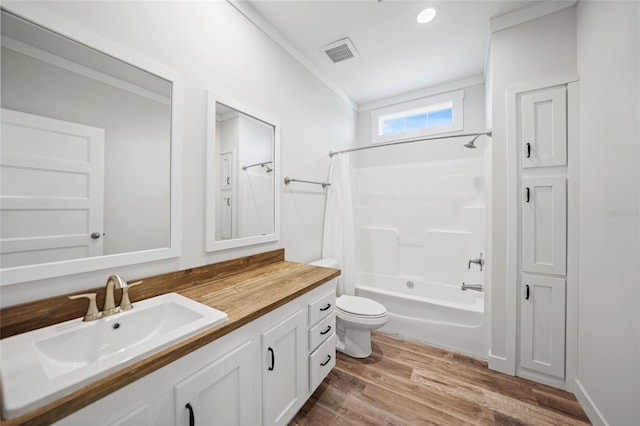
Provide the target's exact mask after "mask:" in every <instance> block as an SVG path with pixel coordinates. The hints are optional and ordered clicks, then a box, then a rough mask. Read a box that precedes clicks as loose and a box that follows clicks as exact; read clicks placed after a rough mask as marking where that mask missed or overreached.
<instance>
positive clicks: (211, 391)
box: [175, 342, 256, 426]
mask: <svg viewBox="0 0 640 426" xmlns="http://www.w3.org/2000/svg"><path fill="white" fill-rule="evenodd" d="M252 354H253V351H252V347H251V342H246V343H244V344H243V345H242V346H240V347H238V348H236V349H234V350H233V351H231V352H229V353H228V354H227V355H224V356H223V357H221V358H219V359H218V360H216V361H215V362H213V363H212V364H210V365H209V366H208V367H205V368H204V369H202V370H200V371H198V372H197V373H195V374H194V375H192V376H191V377H189V378H188V379H186V380H183V381H182V382H180V383H179V384H178V385H176V387H175V403H176V423H175V424H176V425H178V426H180V425H183V426H187V425H190V424H196V425H212V426H213V425H221V426H232V425H254V424H255V423H256V419H255V418H254V416H253V413H254V412H255V410H254V401H253V394H254V392H253V386H254V381H253V376H254V373H253V369H252V365H253V357H252Z"/></svg>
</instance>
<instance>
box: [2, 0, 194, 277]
mask: <svg viewBox="0 0 640 426" xmlns="http://www.w3.org/2000/svg"><path fill="white" fill-rule="evenodd" d="M2 9H5V10H6V11H8V12H11V13H13V14H15V15H17V16H20V17H22V18H24V19H26V20H28V21H31V22H33V23H34V24H37V25H39V26H41V27H43V28H46V29H48V30H51V31H53V32H56V33H58V34H61V35H63V36H65V37H67V38H69V39H71V40H74V41H76V42H78V43H81V44H83V45H85V46H87V47H89V48H92V49H94V50H97V51H99V52H102V53H104V54H106V55H109V56H112V57H113V58H115V59H118V60H120V61H123V62H126V63H128V64H130V65H132V66H135V67H137V68H140V69H142V70H144V71H147V72H150V73H152V74H155V75H156V76H158V77H161V78H164V79H165V80H168V81H169V82H170V83H171V168H170V179H171V183H170V210H171V211H170V226H171V231H170V242H169V244H170V245H169V247H164V248H158V249H152V250H144V251H138V252H130V253H119V254H112V255H104V256H96V257H87V258H82V259H73V260H65V261H59V262H50V263H41V264H35V265H25V266H17V267H12V268H4V269H0V286H7V285H13V284H19V283H23V282H29V281H36V280H43V279H48V278H55V277H62V276H66V275H73V274H79V273H83V272H90V271H96V270H102V269H109V268H117V267H121V266H125V265H132V264H137V263H145V262H153V261H157V260H164V259H171V258H177V257H180V256H181V254H182V138H183V131H182V125H183V124H182V120H183V87H184V85H183V77H182V75H181V74H179V73H178V72H176V71H174V70H172V69H170V68H167V67H165V66H163V65H160V64H157V63H154V62H152V61H150V60H148V59H146V58H145V57H144V56H142V55H140V54H139V53H137V52H134V51H132V50H129V49H128V48H127V47H125V46H123V45H120V44H118V43H115V42H112V41H109V40H108V39H105V38H103V37H101V36H99V35H97V34H95V33H93V32H91V31H90V30H88V29H85V28H81V27H78V26H75V25H73V24H71V23H69V22H68V21H65V20H63V19H60V18H59V17H57V16H54V15H52V14H51V13H49V12H47V11H46V10H43V9H40V8H38V7H37V6H35V5H33V4H29V3H20V2H12V3H10V4H3V5H2Z"/></svg>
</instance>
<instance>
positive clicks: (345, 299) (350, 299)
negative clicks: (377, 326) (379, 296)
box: [336, 295, 387, 317]
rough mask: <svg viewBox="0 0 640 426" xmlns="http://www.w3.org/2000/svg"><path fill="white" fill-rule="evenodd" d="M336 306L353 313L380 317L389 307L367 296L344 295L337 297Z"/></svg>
mask: <svg viewBox="0 0 640 426" xmlns="http://www.w3.org/2000/svg"><path fill="white" fill-rule="evenodd" d="M336 307H337V308H338V309H340V310H341V311H343V312H348V313H350V314H353V315H360V316H371V317H379V316H383V315H385V314H386V313H387V308H385V307H384V305H382V304H380V303H378V302H376V301H375V300H371V299H367V298H366V297H359V296H347V295H343V296H340V297H338V299H336Z"/></svg>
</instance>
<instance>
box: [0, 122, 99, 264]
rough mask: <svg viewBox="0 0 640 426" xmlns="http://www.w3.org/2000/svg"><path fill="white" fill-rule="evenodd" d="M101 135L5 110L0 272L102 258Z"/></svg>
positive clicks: (0, 188)
mask: <svg viewBox="0 0 640 426" xmlns="http://www.w3.org/2000/svg"><path fill="white" fill-rule="evenodd" d="M104 135H105V132H104V129H99V128H95V127H90V126H85V125H82V124H77V123H71V122H67V121H61V120H54V119H51V118H47V117H41V116H37V115H32V114H25V113H22V112H18V111H12V110H7V109H2V127H1V136H2V149H1V151H0V203H1V211H0V221H1V223H0V254H1V255H2V267H3V268H9V267H15V266H22V265H28V264H34V263H44V262H53V261H62V260H70V259H76V258H82V257H88V256H99V255H102V246H103V244H102V236H103V232H104V230H103V194H104ZM92 234H93V238H92Z"/></svg>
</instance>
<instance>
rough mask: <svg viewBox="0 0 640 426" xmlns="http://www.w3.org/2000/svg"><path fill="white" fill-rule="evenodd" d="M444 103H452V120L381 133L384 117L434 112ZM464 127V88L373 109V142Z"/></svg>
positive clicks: (392, 117) (452, 130)
mask: <svg viewBox="0 0 640 426" xmlns="http://www.w3.org/2000/svg"><path fill="white" fill-rule="evenodd" d="M443 104H451V109H452V114H451V115H452V122H451V123H449V124H444V125H440V126H427V127H423V128H420V129H415V130H408V131H404V132H397V133H391V134H388V135H381V134H380V129H381V128H382V120H383V119H385V118H386V119H394V118H401V117H403V116H406V117H411V116H413V115H415V114H416V113H420V112H425V113H429V112H433V111H436V110H439V109H438V108H437V107H440V106H442V105H443ZM463 129H464V90H456V91H454V92H448V93H443V94H440V95H436V96H429V97H425V98H420V99H415V100H413V101H409V102H403V103H399V104H394V105H390V106H386V107H383V108H378V109H375V110H372V111H371V144H373V145H375V144H378V143H385V142H393V141H397V140H404V139H415V138H420V137H425V136H430V135H437V134H442V133H450V132H455V131H458V130H463Z"/></svg>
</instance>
